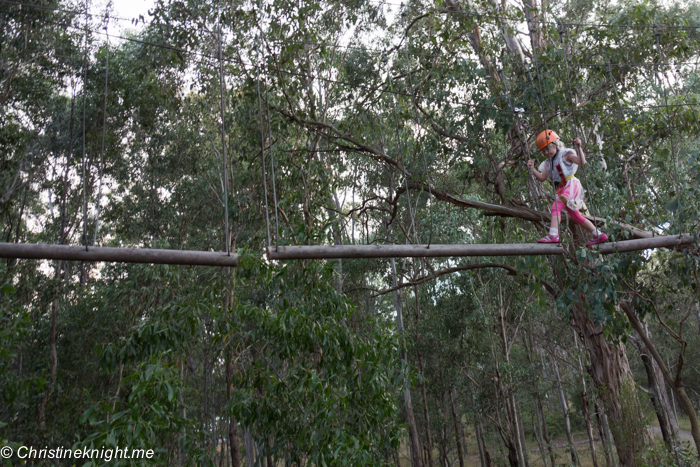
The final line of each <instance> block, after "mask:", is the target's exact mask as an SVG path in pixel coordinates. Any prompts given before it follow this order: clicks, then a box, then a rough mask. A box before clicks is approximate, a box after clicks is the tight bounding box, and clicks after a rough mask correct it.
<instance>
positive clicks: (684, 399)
mask: <svg viewBox="0 0 700 467" xmlns="http://www.w3.org/2000/svg"><path fill="white" fill-rule="evenodd" d="M620 308H622V309H623V310H624V312H625V314H626V315H627V318H628V319H629V321H630V323H631V324H632V327H633V328H634V330H635V331H637V333H638V334H639V336H640V337H641V338H642V341H643V342H644V345H646V348H647V350H648V351H649V353H651V355H652V357H653V358H654V360H656V363H657V364H658V365H659V368H660V369H661V372H662V373H663V376H664V379H665V380H666V382H667V383H668V384H669V385H670V386H671V388H673V391H674V392H675V393H676V396H678V402H679V404H680V405H681V407H683V410H685V412H686V414H687V415H688V418H690V433H691V435H692V436H693V441H694V442H695V448H696V449H697V452H698V456H700V426H698V417H697V413H696V412H695V407H693V403H692V401H691V400H690V398H689V397H688V394H687V393H686V392H685V387H684V386H683V380H682V376H683V375H682V373H679V374H677V375H676V377H675V378H673V376H672V375H671V372H670V371H669V370H668V368H667V367H666V363H665V362H664V361H663V359H662V358H661V356H660V355H659V353H658V352H657V350H656V346H654V343H653V342H652V341H651V339H650V338H649V336H648V335H647V333H646V331H645V330H644V328H643V326H642V323H640V321H639V319H638V318H637V315H636V314H635V313H634V310H633V309H632V307H631V306H630V305H628V304H627V303H625V302H622V303H621V304H620ZM681 355H682V354H681ZM679 361H681V362H682V357H681V358H679ZM681 366H682V363H681V364H679V367H681ZM618 452H619V451H618Z"/></svg>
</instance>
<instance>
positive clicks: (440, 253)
mask: <svg viewBox="0 0 700 467" xmlns="http://www.w3.org/2000/svg"><path fill="white" fill-rule="evenodd" d="M695 241H696V238H695V237H694V236H692V235H666V236H659V237H653V238H642V239H636V240H625V241H621V242H615V243H603V244H601V245H600V246H599V247H594V248H597V249H598V251H600V253H602V254H612V253H623V252H626V251H639V250H647V249H650V248H675V247H678V246H687V245H690V244H692V243H693V242H695ZM563 253H564V250H563V248H562V247H561V245H560V244H556V243H554V244H553V243H503V244H502V243H494V244H463V245H430V246H427V245H308V246H307V245H297V246H279V247H269V248H268V249H267V258H268V259H271V260H272V259H340V258H414V257H416V258H431V257H433V258H437V257H451V256H454V257H459V256H532V255H561V254H563Z"/></svg>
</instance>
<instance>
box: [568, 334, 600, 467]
mask: <svg viewBox="0 0 700 467" xmlns="http://www.w3.org/2000/svg"><path fill="white" fill-rule="evenodd" d="M574 345H575V347H576V350H577V353H578V350H579V347H578V336H577V335H576V333H575V332H574ZM577 358H578V369H579V374H580V375H581V387H582V388H583V393H582V394H581V397H582V399H583V407H582V411H583V419H584V421H585V422H586V433H587V434H588V444H589V445H590V447H591V460H592V461H593V467H598V457H597V455H596V449H595V439H594V438H593V426H592V425H591V413H590V404H589V402H588V391H587V390H586V374H585V373H584V372H583V363H581V355H580V354H579V355H577Z"/></svg>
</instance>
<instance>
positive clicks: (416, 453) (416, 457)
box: [391, 258, 423, 467]
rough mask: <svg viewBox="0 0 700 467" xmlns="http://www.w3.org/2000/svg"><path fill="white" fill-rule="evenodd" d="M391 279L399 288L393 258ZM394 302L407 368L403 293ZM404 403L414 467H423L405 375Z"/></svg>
mask: <svg viewBox="0 0 700 467" xmlns="http://www.w3.org/2000/svg"><path fill="white" fill-rule="evenodd" d="M391 279H392V282H393V286H394V287H396V286H397V280H396V261H395V260H394V258H391ZM394 301H395V305H396V325H397V329H398V331H399V335H400V336H401V341H400V346H401V348H400V357H401V360H402V362H403V363H402V364H403V366H404V367H405V366H406V365H407V360H408V359H407V357H406V341H405V339H404V330H403V313H402V304H401V292H400V291H399V290H395V291H394ZM403 380H404V381H403V403H404V409H405V410H406V421H407V423H408V436H409V440H410V443H411V461H412V462H413V464H412V465H413V467H422V466H423V462H422V458H421V455H420V452H421V449H420V439H419V438H418V431H417V430H416V419H415V416H414V414H413V404H412V403H411V392H410V391H409V388H408V378H407V376H406V375H404V378H403Z"/></svg>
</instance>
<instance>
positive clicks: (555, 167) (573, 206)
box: [527, 130, 608, 246]
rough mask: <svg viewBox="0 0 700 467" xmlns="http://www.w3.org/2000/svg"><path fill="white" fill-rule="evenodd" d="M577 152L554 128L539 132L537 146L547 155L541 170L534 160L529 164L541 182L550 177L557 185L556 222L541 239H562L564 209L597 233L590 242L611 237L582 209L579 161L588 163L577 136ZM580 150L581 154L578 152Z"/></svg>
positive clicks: (581, 163) (553, 213)
mask: <svg viewBox="0 0 700 467" xmlns="http://www.w3.org/2000/svg"><path fill="white" fill-rule="evenodd" d="M574 147H575V148H576V152H574V151H573V150H572V149H568V148H566V147H564V143H562V142H561V140H560V139H559V136H557V134H556V133H555V132H553V131H552V130H546V131H543V132H542V133H540V134H539V136H537V149H539V150H540V151H541V152H542V154H544V155H545V156H546V157H547V160H546V161H544V162H543V163H542V164H541V165H540V167H539V168H540V170H541V171H542V172H540V171H538V170H537V169H535V163H534V162H533V161H532V160H529V161H527V166H528V167H530V170H532V174H533V175H534V176H535V178H536V179H537V180H539V181H541V182H544V181H545V180H547V179H549V181H550V182H551V183H552V185H554V186H555V187H556V188H557V199H556V201H554V204H553V205H552V225H551V227H550V229H549V235H547V236H546V237H544V238H540V239H539V240H537V242H538V243H559V222H560V219H561V211H562V209H566V212H568V213H569V217H571V219H572V220H573V221H574V222H576V223H577V224H578V225H580V226H581V227H583V228H584V229H585V230H586V231H588V232H590V233H591V234H593V239H592V240H591V241H589V242H588V243H586V246H591V245H597V244H598V243H603V242H604V241H606V240H607V239H608V236H607V235H606V234H605V233H603V232H601V231H600V230H598V229H596V227H595V226H594V225H593V223H592V222H591V221H589V220H588V219H585V218H584V217H583V216H582V215H581V213H580V212H579V209H581V206H582V205H583V187H582V186H581V182H580V181H579V179H578V178H576V177H575V176H574V174H575V173H576V170H577V169H578V166H579V165H584V164H585V163H586V155H585V154H584V153H583V150H582V149H581V140H580V139H578V138H576V139H575V140H574ZM577 153H578V154H577Z"/></svg>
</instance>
